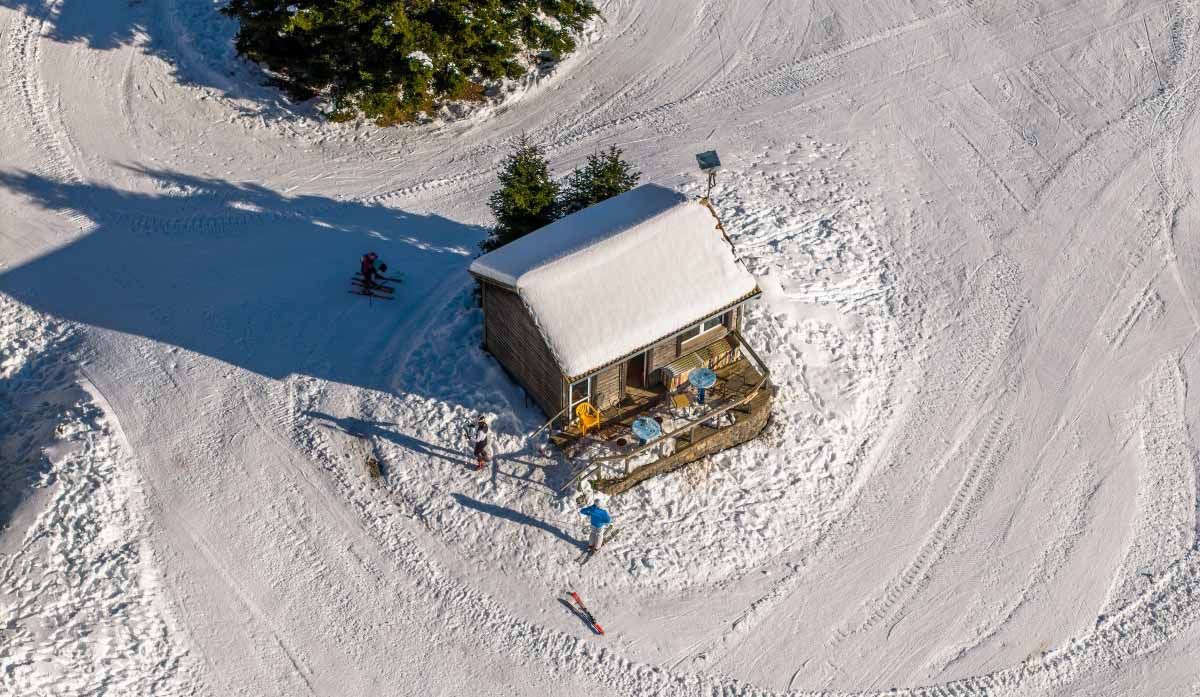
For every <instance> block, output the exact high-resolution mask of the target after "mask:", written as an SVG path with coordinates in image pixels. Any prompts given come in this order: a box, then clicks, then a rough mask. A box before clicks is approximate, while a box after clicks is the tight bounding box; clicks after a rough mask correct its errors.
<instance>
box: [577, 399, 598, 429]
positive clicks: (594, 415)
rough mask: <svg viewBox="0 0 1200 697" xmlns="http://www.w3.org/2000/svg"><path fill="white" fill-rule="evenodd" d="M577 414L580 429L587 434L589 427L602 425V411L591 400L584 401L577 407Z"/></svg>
mask: <svg viewBox="0 0 1200 697" xmlns="http://www.w3.org/2000/svg"><path fill="white" fill-rule="evenodd" d="M575 416H577V417H579V430H580V432H581V433H582V434H583V435H585V436H586V435H587V432H588V429H590V428H595V427H597V426H599V425H600V411H599V410H598V409H596V407H593V406H592V404H591V402H583V403H582V404H580V405H578V406H577V407H575Z"/></svg>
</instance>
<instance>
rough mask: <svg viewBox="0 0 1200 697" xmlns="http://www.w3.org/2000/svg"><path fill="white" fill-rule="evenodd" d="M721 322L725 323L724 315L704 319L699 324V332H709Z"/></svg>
mask: <svg viewBox="0 0 1200 697" xmlns="http://www.w3.org/2000/svg"><path fill="white" fill-rule="evenodd" d="M722 324H725V315H718V316H717V317H713V318H712V319H708V320H705V321H704V324H701V325H700V333H701V334H703V333H704V332H710V331H712V330H714V329H716V328H717V327H719V326H721V325H722Z"/></svg>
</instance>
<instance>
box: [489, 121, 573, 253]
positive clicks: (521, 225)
mask: <svg viewBox="0 0 1200 697" xmlns="http://www.w3.org/2000/svg"><path fill="white" fill-rule="evenodd" d="M558 193H559V186H558V183H557V182H555V181H554V179H552V178H551V177H550V164H549V163H548V162H547V161H546V154H545V153H544V152H543V151H542V149H541V147H540V146H537V145H534V144H533V143H531V142H529V139H528V138H527V137H526V136H525V135H522V136H521V137H520V138H519V139H518V140H517V142H516V147H515V148H514V149H513V151H512V153H510V154H509V155H508V157H506V158H504V162H503V164H501V168H500V188H499V189H498V190H496V191H495V192H494V193H493V194H492V195H491V197H490V198H488V207H489V208H491V209H492V215H494V216H495V217H496V227H494V228H492V236H491V237H489V238H487V239H486V240H484V241H483V243H482V244H480V248H481V249H483V251H485V252H490V251H492V250H493V249H496V248H497V247H502V246H504V245H506V244H508V243H509V242H512V241H513V240H515V239H517V238H518V237H522V236H524V235H526V234H528V233H530V232H533V231H534V230H536V229H538V228H540V227H542V226H544V225H549V224H550V223H552V222H554V220H555V219H556V218H557V217H558Z"/></svg>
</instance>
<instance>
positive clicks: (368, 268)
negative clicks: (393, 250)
mask: <svg viewBox="0 0 1200 697" xmlns="http://www.w3.org/2000/svg"><path fill="white" fill-rule="evenodd" d="M378 258H379V255H378V254H376V253H375V252H367V253H366V254H364V255H363V256H362V266H361V267H360V268H359V272H360V273H362V277H363V288H365V289H367V290H371V289H372V288H374V287H375V276H377V275H378V272H377V271H376V270H375V260H376V259H378Z"/></svg>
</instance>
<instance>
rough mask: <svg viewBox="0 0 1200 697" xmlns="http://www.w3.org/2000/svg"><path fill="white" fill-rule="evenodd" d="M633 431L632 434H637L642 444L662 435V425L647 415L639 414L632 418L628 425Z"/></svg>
mask: <svg viewBox="0 0 1200 697" xmlns="http://www.w3.org/2000/svg"><path fill="white" fill-rule="evenodd" d="M629 428H630V429H631V430H632V431H633V435H635V436H637V437H638V439H639V440H641V441H642V443H643V444H645V443H649V442H650V441H652V440H654V439H655V438H658V437H659V436H661V435H662V426H659V425H658V422H657V421H655V420H654V419H652V418H650V417H648V416H639V417H637V418H636V419H634V420H633V424H632V425H630V427H629Z"/></svg>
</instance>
